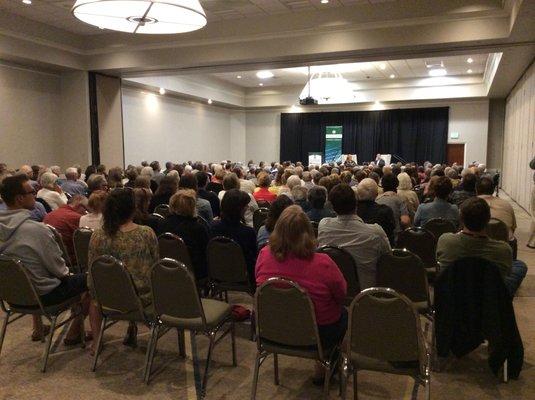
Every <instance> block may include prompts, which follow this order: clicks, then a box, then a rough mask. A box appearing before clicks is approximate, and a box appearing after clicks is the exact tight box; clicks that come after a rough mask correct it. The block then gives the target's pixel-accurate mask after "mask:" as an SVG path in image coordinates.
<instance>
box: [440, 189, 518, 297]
mask: <svg viewBox="0 0 535 400" xmlns="http://www.w3.org/2000/svg"><path fill="white" fill-rule="evenodd" d="M489 220H490V207H489V205H488V204H487V202H486V201H485V200H483V199H480V198H479V197H471V198H468V199H467V200H465V201H464V202H463V203H462V204H461V222H462V224H463V229H462V231H461V232H459V233H445V234H443V235H442V236H440V238H439V239H438V244H437V261H438V262H439V263H440V265H441V266H442V267H443V268H444V267H448V266H449V265H452V264H453V263H454V262H455V261H457V260H458V259H461V258H465V257H478V258H483V259H485V260H488V261H490V262H492V263H494V264H496V265H497V266H498V267H499V268H500V272H501V274H502V277H503V278H504V282H505V286H506V287H507V289H508V290H509V293H510V294H511V296H513V295H514V294H515V293H516V291H517V289H518V287H519V286H520V284H521V283H522V280H523V279H524V277H525V276H526V273H527V267H526V264H525V263H523V262H522V261H519V260H515V261H514V262H513V253H512V250H511V247H510V246H509V244H507V243H505V242H499V241H497V240H492V239H490V238H489V237H488V236H487V234H486V233H485V229H486V227H487V224H488V222H489Z"/></svg>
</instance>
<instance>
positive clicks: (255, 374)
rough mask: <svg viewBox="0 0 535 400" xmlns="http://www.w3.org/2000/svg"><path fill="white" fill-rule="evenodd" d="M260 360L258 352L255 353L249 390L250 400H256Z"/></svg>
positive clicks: (260, 356)
mask: <svg viewBox="0 0 535 400" xmlns="http://www.w3.org/2000/svg"><path fill="white" fill-rule="evenodd" d="M261 359H262V355H261V354H260V351H257V352H256V359H255V364H254V372H253V387H252V388H251V400H256V388H257V386H258V372H259V371H260V360H261Z"/></svg>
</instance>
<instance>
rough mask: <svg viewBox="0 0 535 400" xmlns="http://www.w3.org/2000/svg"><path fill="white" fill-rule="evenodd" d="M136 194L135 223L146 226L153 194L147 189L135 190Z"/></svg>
mask: <svg viewBox="0 0 535 400" xmlns="http://www.w3.org/2000/svg"><path fill="white" fill-rule="evenodd" d="M132 192H134V205H135V213H134V222H135V223H139V224H144V223H145V222H146V221H147V218H148V216H149V205H150V200H151V199H152V192H151V190H150V189H146V188H135V189H133V190H132Z"/></svg>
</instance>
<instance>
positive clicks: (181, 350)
mask: <svg viewBox="0 0 535 400" xmlns="http://www.w3.org/2000/svg"><path fill="white" fill-rule="evenodd" d="M176 333H177V335H178V354H179V355H180V357H182V358H186V340H185V338H184V330H183V329H179V328H177V329H176Z"/></svg>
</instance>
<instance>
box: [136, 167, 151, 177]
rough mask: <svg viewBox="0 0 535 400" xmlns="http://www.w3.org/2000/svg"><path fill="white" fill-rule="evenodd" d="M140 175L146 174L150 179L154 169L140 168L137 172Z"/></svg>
mask: <svg viewBox="0 0 535 400" xmlns="http://www.w3.org/2000/svg"><path fill="white" fill-rule="evenodd" d="M139 175H140V176H146V177H147V178H149V179H152V177H153V176H154V170H153V169H152V168H151V167H143V168H141V172H140V173H139Z"/></svg>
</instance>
